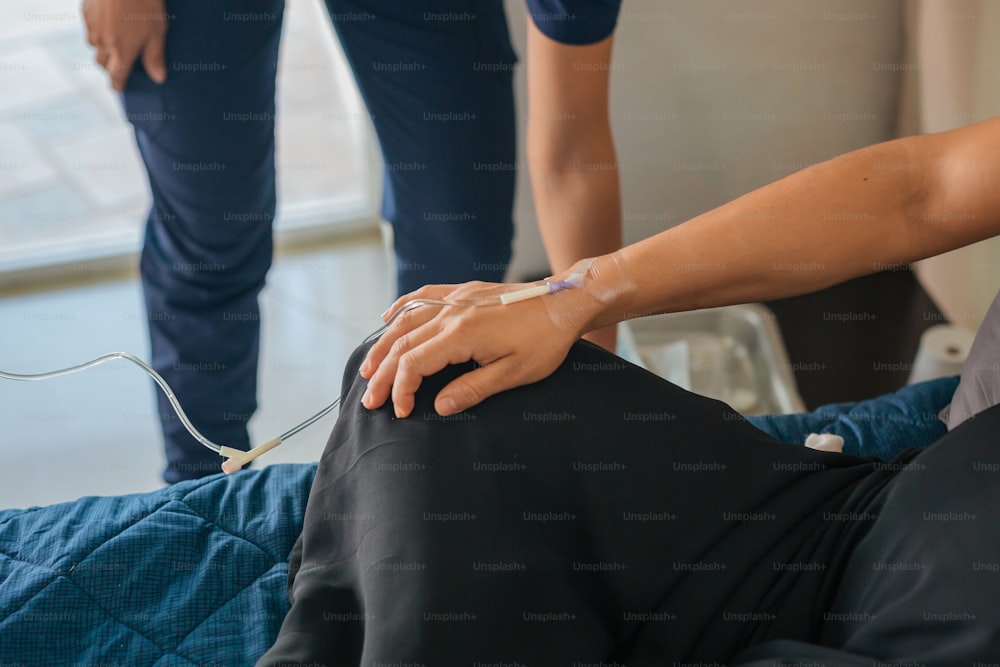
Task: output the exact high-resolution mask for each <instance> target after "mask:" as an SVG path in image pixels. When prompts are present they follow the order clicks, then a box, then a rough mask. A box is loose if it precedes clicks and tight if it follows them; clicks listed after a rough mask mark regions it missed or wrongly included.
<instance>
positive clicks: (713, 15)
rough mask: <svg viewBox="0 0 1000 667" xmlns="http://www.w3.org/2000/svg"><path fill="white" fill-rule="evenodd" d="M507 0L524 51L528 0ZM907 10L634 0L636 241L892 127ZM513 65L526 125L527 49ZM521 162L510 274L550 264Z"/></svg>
mask: <svg viewBox="0 0 1000 667" xmlns="http://www.w3.org/2000/svg"><path fill="white" fill-rule="evenodd" d="M506 4H507V10H508V16H509V21H510V24H511V32H512V38H513V40H514V43H515V48H516V49H517V51H518V53H519V54H521V56H522V59H523V54H524V36H525V21H526V20H527V19H526V11H525V3H524V0H507V3H506ZM902 11H903V4H902V1H901V0H835V1H833V0H808V1H803V0H743V1H741V2H733V1H732V0H624V3H623V7H622V14H621V16H620V19H619V28H618V30H617V32H616V37H615V52H614V61H613V65H612V67H613V70H612V82H613V83H612V117H613V119H614V120H613V123H614V130H615V137H616V141H617V145H618V150H619V154H618V158H619V161H620V162H621V163H622V171H621V182H622V190H623V210H624V220H625V230H626V242H632V241H635V240H638V239H640V238H644V237H646V236H649V235H651V234H654V233H656V232H658V231H660V230H662V229H664V228H666V227H669V226H673V225H675V224H677V223H680V222H683V221H684V220H686V219H687V218H690V217H692V216H693V215H696V214H698V213H700V212H702V211H705V210H707V209H709V208H713V207H715V206H717V205H719V204H722V203H723V202H725V201H728V200H729V199H732V198H734V197H736V196H738V195H740V194H742V193H744V192H746V191H748V190H751V189H753V188H755V187H758V186H760V185H763V184H765V183H768V182H770V181H773V180H775V179H777V178H780V177H782V176H785V175H787V174H788V173H790V172H791V171H794V170H796V169H798V168H801V167H803V166H805V165H808V164H811V163H814V162H817V161H820V160H824V159H827V158H829V157H832V156H834V155H837V154H839V153H843V152H846V151H849V150H852V149H854V148H858V147H860V146H864V145H867V144H872V143H875V142H878V141H882V140H885V139H888V138H891V137H892V136H893V134H894V131H895V126H896V113H897V108H896V106H897V102H898V99H899V95H898V91H899V89H900V74H899V73H898V72H895V71H890V70H891V69H892V68H893V67H895V66H897V65H898V64H899V63H900V62H902V59H903V56H902V53H903V20H902ZM517 76H518V82H517V93H518V100H517V103H518V111H519V116H520V119H519V121H520V125H519V127H520V129H521V136H522V138H523V128H524V111H525V87H524V68H523V62H522V66H521V67H519V68H518V73H517ZM519 160H520V162H521V164H523V163H524V156H523V146H522V153H521V155H520V157H519ZM519 174H520V175H519V179H520V180H519V181H518V187H519V191H518V202H517V208H516V219H517V225H518V237H517V241H516V245H515V261H514V270H513V271H512V273H513V274H514V277H520V276H523V275H525V274H533V273H538V272H542V271H544V270H545V267H546V262H545V255H544V250H543V249H542V245H541V241H540V238H539V236H538V231H537V227H536V225H535V222H534V212H533V209H532V206H531V199H530V186H529V184H528V179H527V173H526V170H525V169H521V170H520V171H519ZM845 224H846V223H845ZM854 224H857V223H854Z"/></svg>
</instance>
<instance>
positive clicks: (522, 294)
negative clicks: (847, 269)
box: [0, 271, 584, 474]
mask: <svg viewBox="0 0 1000 667" xmlns="http://www.w3.org/2000/svg"><path fill="white" fill-rule="evenodd" d="M583 276H584V274H583V272H582V271H581V272H578V273H573V274H572V275H571V276H570V277H569V278H567V279H566V280H560V281H555V282H551V283H550V282H545V283H544V284H540V285H534V286H532V287H528V288H525V289H522V290H518V291H514V292H508V293H506V294H503V295H501V296H500V297H499V298H497V297H493V298H490V299H486V300H482V301H458V302H455V301H441V300H436V299H414V300H413V301H409V302H407V303H406V304H404V305H403V306H402V307H401V308H400V309H399V310H397V311H396V312H395V313H393V315H392V317H390V318H389V320H388V321H386V323H385V324H384V325H383V326H382V327H380V328H379V329H378V330H377V331H375V332H374V333H372V334H371V335H370V336H368V337H367V338H366V339H365V340H364V343H362V344H367V343H370V342H371V341H373V340H375V339H377V338H379V337H380V336H381V335H382V334H384V333H385V332H386V331H387V330H388V329H389V327H390V326H392V323H393V322H394V321H395V320H396V318H397V317H399V316H400V315H402V314H403V313H406V312H408V311H410V310H413V309H415V308H419V307H421V306H488V305H499V304H504V305H506V304H512V303H517V302H518V301H523V300H525V299H531V298H534V297H538V296H542V295H544V294H553V293H555V292H559V291H562V290H564V289H570V288H573V287H579V286H580V284H581V283H582V282H583ZM115 359H124V360H125V361H129V362H131V363H132V364H134V365H136V366H138V367H139V368H141V369H142V370H143V371H145V372H146V373H147V374H148V375H149V376H150V377H152V378H153V380H154V381H155V382H156V384H157V386H159V387H160V389H161V390H163V393H164V394H165V395H166V397H167V400H168V401H170V405H171V407H172V408H173V409H174V412H176V413H177V417H178V418H179V419H180V421H181V423H182V424H183V425H184V428H185V429H187V431H188V433H190V434H191V436H192V437H193V438H194V439H195V440H197V441H198V442H200V443H201V444H202V445H204V446H205V447H207V448H209V449H211V450H212V451H213V452H215V453H217V454H219V455H220V456H222V457H224V458H225V459H226V460H225V461H224V462H223V463H222V470H223V471H224V472H226V473H227V474H231V473H234V472H236V471H237V470H239V469H240V468H242V467H243V466H245V465H246V464H247V463H249V462H250V461H253V460H254V459H255V458H257V457H258V456H260V455H261V454H264V453H266V452H269V451H271V450H272V449H274V448H275V447H277V446H278V445H280V444H281V443H283V442H285V441H286V440H288V439H289V438H291V437H292V436H294V435H297V434H298V433H300V432H301V431H303V430H305V429H307V428H308V427H310V426H312V425H313V424H315V423H316V422H318V421H319V420H321V419H322V418H323V417H326V416H327V415H328V414H330V413H331V412H333V411H334V410H335V409H337V407H338V406H339V405H340V397H339V396H338V397H337V399H336V400H335V401H333V402H332V403H330V404H329V405H327V406H326V407H325V408H323V409H322V410H320V411H319V412H317V413H316V414H314V415H313V416H311V417H309V418H308V419H306V420H305V421H303V422H301V423H300V424H298V425H296V426H294V427H292V428H291V429H289V430H287V431H285V432H284V433H282V434H281V435H279V436H278V437H276V438H273V439H271V440H268V441H267V442H265V443H263V444H260V445H257V446H256V447H253V448H252V449H250V450H248V451H244V450H241V449H235V448H233V447H228V446H226V445H219V444H216V443H214V442H212V441H211V440H209V439H208V438H207V437H205V436H204V435H202V433H201V432H200V431H198V429H197V428H195V426H194V424H192V423H191V420H190V419H189V418H188V416H187V414H186V413H185V412H184V408H183V407H181V404H180V401H178V400H177V396H176V395H175V394H174V391H173V390H172V389H171V388H170V385H168V384H167V381H166V380H164V379H163V376H161V375H160V374H159V373H157V372H156V371H155V370H154V369H153V368H152V367H150V366H149V365H148V364H147V363H146V362H144V361H142V360H141V359H139V358H138V357H136V356H135V355H133V354H130V353H128V352H111V353H109V354H104V355H101V356H99V357H95V358H94V359H91V360H90V361H86V362H84V363H82V364H77V365H75V366H69V367H67V368H60V369H58V370H54V371H49V372H46V373H33V374H21V373H9V372H6V371H2V370H0V378H3V379H7V380H23V381H35V380H48V379H51V378H55V377H60V376H63V375H70V374H72V373H78V372H80V371H84V370H87V369H88V368H93V367H94V366H98V365H100V364H103V363H105V362H108V361H113V360H115Z"/></svg>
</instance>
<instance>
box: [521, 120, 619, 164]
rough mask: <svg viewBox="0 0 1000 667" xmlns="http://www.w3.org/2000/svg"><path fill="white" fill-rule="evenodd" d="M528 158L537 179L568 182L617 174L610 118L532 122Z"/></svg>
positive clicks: (529, 125) (528, 132) (530, 124)
mask: <svg viewBox="0 0 1000 667" xmlns="http://www.w3.org/2000/svg"><path fill="white" fill-rule="evenodd" d="M525 153H526V158H527V162H528V169H529V170H530V172H531V173H532V174H533V175H545V176H546V177H548V178H553V177H556V178H567V177H572V176H574V175H579V174H585V173H593V172H602V171H603V172H608V171H610V172H617V171H618V163H617V158H616V154H615V146H614V140H613V138H612V135H611V124H610V122H609V120H608V118H607V117H606V116H605V117H603V118H591V119H586V120H583V121H582V122H581V119H579V118H575V117H567V118H566V119H564V120H550V121H548V122H544V123H538V122H529V124H528V131H527V147H526V151H525Z"/></svg>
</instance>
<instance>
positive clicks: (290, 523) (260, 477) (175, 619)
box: [0, 464, 316, 667]
mask: <svg viewBox="0 0 1000 667" xmlns="http://www.w3.org/2000/svg"><path fill="white" fill-rule="evenodd" d="M315 472H316V466H315V465H301V464H300V465H275V466H271V467H268V468H265V469H263V470H260V471H245V472H240V473H238V474H236V475H233V476H231V477H226V476H224V475H216V476H213V477H209V478H206V479H203V480H198V481H193V482H184V483H181V484H177V485H175V486H172V487H167V488H164V489H160V490H159V491H155V492H152V493H145V494H136V495H128V496H117V497H106V498H105V497H95V498H83V499H81V500H78V501H76V502H72V503H64V504H60V505H53V506H50V507H40V508H31V509H27V510H5V511H0V664H3V665H18V666H19V667H21V666H25V667H29V666H30V667H34V666H38V667H58V666H61V665H87V664H89V665H115V666H126V665H127V666H128V667H139V666H142V665H156V666H157V667H166V666H167V665H171V666H174V665H177V666H181V665H184V666H190V665H200V666H205V665H212V666H213V667H222V666H223V665H252V664H253V663H254V662H255V661H256V660H257V658H259V657H260V656H261V655H262V654H263V653H264V651H266V650H267V648H268V647H269V646H270V645H271V643H272V642H273V641H274V638H275V636H276V635H277V633H278V628H279V627H280V625H281V621H282V619H283V618H284V616H285V614H286V613H287V611H288V601H287V598H286V595H285V581H286V577H287V573H288V554H289V551H290V550H291V547H292V544H293V543H294V542H295V539H296V538H297V537H298V535H299V533H300V532H301V530H302V518H303V515H304V512H305V506H306V499H307V498H308V495H309V488H310V486H311V484H312V479H313V477H314V475H315Z"/></svg>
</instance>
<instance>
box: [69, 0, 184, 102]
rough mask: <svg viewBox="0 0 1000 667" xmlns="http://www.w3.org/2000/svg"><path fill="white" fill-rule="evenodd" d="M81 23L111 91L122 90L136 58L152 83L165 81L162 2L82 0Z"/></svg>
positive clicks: (164, 16) (164, 39) (164, 33)
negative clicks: (104, 72)
mask: <svg viewBox="0 0 1000 667" xmlns="http://www.w3.org/2000/svg"><path fill="white" fill-rule="evenodd" d="M83 21H84V23H85V24H86V26H87V41H88V42H90V44H91V45H93V46H94V47H95V48H96V49H97V54H96V59H97V62H98V63H99V64H100V65H101V67H103V68H104V69H105V70H107V72H108V75H109V76H110V77H111V87H112V88H114V89H115V90H117V91H119V92H121V91H122V90H124V89H125V83H126V82H127V81H128V77H129V74H130V73H131V72H132V67H133V66H134V65H135V61H136V60H137V59H139V58H141V60H142V66H143V67H144V68H145V69H146V73H147V74H148V75H149V78H151V79H152V80H153V81H155V82H156V83H163V82H164V81H166V80H167V65H166V59H165V57H164V52H163V51H164V43H165V41H166V37H167V13H166V9H165V7H164V0H83Z"/></svg>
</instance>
